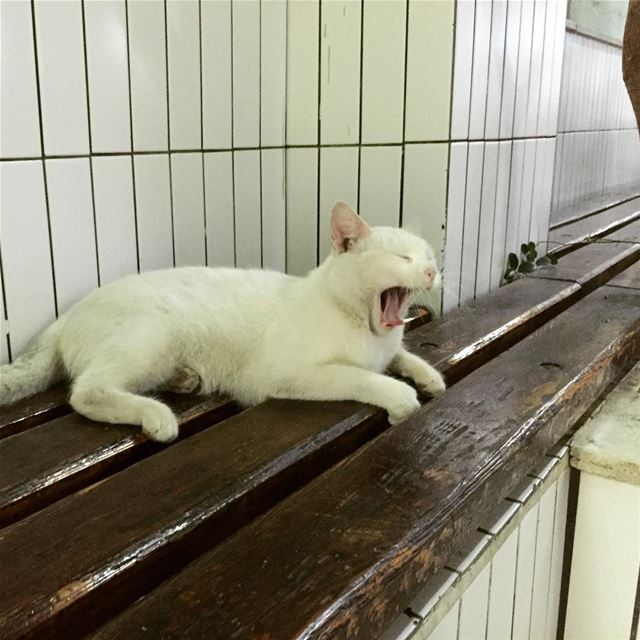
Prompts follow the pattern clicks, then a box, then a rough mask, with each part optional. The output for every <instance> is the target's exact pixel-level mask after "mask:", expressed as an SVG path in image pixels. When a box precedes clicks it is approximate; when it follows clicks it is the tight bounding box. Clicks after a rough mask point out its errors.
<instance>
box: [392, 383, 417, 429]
mask: <svg viewBox="0 0 640 640" xmlns="http://www.w3.org/2000/svg"><path fill="white" fill-rule="evenodd" d="M403 386H404V387H406V388H404V389H402V391H401V392H397V393H396V394H395V397H394V399H393V403H392V404H390V405H389V406H388V407H387V411H388V413H389V424H398V422H402V421H403V420H406V419H407V418H408V417H409V416H410V415H411V414H412V413H413V412H414V411H416V410H418V409H419V408H420V403H419V402H418V394H417V393H416V390H415V389H413V388H412V387H410V386H409V385H403Z"/></svg>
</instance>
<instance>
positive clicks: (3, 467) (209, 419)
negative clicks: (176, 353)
mask: <svg viewBox="0 0 640 640" xmlns="http://www.w3.org/2000/svg"><path fill="white" fill-rule="evenodd" d="M165 399H166V400H167V401H168V402H169V404H170V406H171V407H172V408H173V409H174V411H175V412H176V414H177V415H178V417H179V419H180V437H181V438H184V437H185V436H186V435H189V434H191V433H195V432H197V431H199V430H201V429H203V428H204V427H207V426H209V425H212V424H215V423H216V422H219V421H220V420H224V419H225V418H226V417H228V416H229V415H231V414H232V413H235V412H236V411H237V410H238V408H237V406H236V405H235V403H234V402H232V401H231V400H229V399H228V398H223V397H220V396H210V397H205V396H182V397H181V396H176V395H171V394H166V396H165ZM162 446H163V445H160V444H157V443H155V442H153V441H151V440H149V439H148V438H147V437H146V436H144V435H143V434H141V433H139V432H135V431H133V430H132V428H131V427H130V426H127V425H111V424H106V423H100V422H93V421H91V420H89V419H88V418H85V417H83V416H81V415H79V414H77V413H71V414H69V415H65V416H62V417H60V418H56V419H54V420H52V421H51V422H47V423H45V424H43V425H40V426H38V427H34V428H32V429H29V430H27V431H25V432H23V433H19V434H17V435H14V436H12V437H10V438H5V439H3V440H0V526H6V525H7V524H9V523H11V522H15V521H16V520H18V519H20V518H22V517H25V516H26V515H28V514H29V513H33V512H34V511H36V510H37V509H40V508H42V507H43V506H45V505H46V504H49V503H50V502H52V501H53V500H56V499H59V498H60V497H62V496H64V495H67V494H69V493H71V492H72V491H74V490H77V489H78V488H81V487H83V486H86V485H88V484H90V483H92V482H95V481H96V480H98V479H100V478H103V477H105V476H106V475H108V474H109V473H114V472H115V471H118V470H120V469H122V468H124V467H126V466H128V465H130V464H132V463H133V462H135V461H137V460H140V459H141V458H143V457H145V456H147V455H149V454H151V453H153V452H155V451H158V450H160V449H161V448H162Z"/></svg>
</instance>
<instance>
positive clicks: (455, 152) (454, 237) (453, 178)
mask: <svg viewBox="0 0 640 640" xmlns="http://www.w3.org/2000/svg"><path fill="white" fill-rule="evenodd" d="M467 152H468V144H467V143H464V142H454V143H452V144H451V151H450V160H449V199H448V205H447V225H446V239H445V248H444V278H443V280H444V291H443V305H444V311H449V310H450V309H453V308H455V307H457V306H458V305H459V303H460V266H461V260H462V234H463V231H464V201H465V190H464V189H463V188H462V185H463V184H465V180H466V173H467Z"/></svg>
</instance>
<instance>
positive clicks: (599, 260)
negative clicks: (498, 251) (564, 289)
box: [530, 239, 640, 291]
mask: <svg viewBox="0 0 640 640" xmlns="http://www.w3.org/2000/svg"><path fill="white" fill-rule="evenodd" d="M638 260H640V243H638V244H631V243H625V242H611V241H608V240H606V239H604V240H597V241H594V242H593V243H591V244H587V245H585V246H583V247H581V248H580V249H578V250H577V251H572V252H571V253H568V254H566V255H563V256H562V257H561V258H560V259H559V261H558V264H556V265H549V266H546V267H540V268H538V269H537V270H536V271H534V272H533V273H532V274H531V276H530V277H531V278H533V279H537V278H550V279H554V280H566V281H568V282H576V283H578V284H580V285H581V286H582V287H583V288H584V289H586V291H593V289H595V288H596V287H599V286H601V285H603V284H605V283H606V282H608V281H609V280H610V279H611V278H613V277H614V276H616V275H617V274H619V273H621V272H622V271H624V270H625V269H627V268H628V267H630V266H631V265H633V264H634V263H635V262H637V261H638Z"/></svg>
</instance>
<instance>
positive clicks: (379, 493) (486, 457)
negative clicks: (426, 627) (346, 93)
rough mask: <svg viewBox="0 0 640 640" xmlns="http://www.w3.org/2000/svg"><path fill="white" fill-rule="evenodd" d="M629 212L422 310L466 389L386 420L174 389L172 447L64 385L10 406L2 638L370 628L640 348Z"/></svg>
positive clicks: (3, 490)
mask: <svg viewBox="0 0 640 640" xmlns="http://www.w3.org/2000/svg"><path fill="white" fill-rule="evenodd" d="M631 222H632V220H631V221H628V222H627V224H625V225H622V226H620V225H614V228H612V229H611V230H610V231H609V232H608V233H610V234H611V233H613V232H615V233H616V234H620V235H621V236H622V239H620V238H616V241H615V242H612V243H606V244H597V245H596V244H589V245H588V246H582V247H581V246H580V245H581V244H582V243H575V246H574V247H572V249H573V250H572V251H570V252H563V257H562V258H561V260H560V262H559V264H558V265H557V266H556V267H553V268H548V269H546V268H545V269H543V270H540V271H539V272H537V273H536V274H535V275H536V277H535V278H527V279H524V280H520V281H517V282H515V283H513V284H511V285H508V286H506V287H503V288H501V289H498V290H497V291H495V292H493V293H492V294H490V295H488V296H486V297H484V298H481V299H479V300H477V301H476V302H475V303H474V304H473V305H470V306H469V307H465V308H460V309H457V310H455V311H453V312H451V313H449V314H447V315H446V316H444V317H442V318H440V319H438V320H436V321H433V322H430V323H428V324H421V323H414V325H417V326H415V327H414V328H413V329H412V330H411V331H409V332H408V334H407V338H406V342H407V343H408V345H409V348H410V349H411V350H412V351H414V352H415V353H418V354H419V355H422V356H424V357H425V358H427V359H429V360H430V361H431V362H432V363H434V364H436V365H437V367H438V368H439V369H440V370H441V371H442V372H443V374H444V375H445V377H446V378H447V380H448V382H449V384H450V385H451V388H450V390H448V391H447V392H446V393H445V394H443V396H442V397H440V398H438V399H437V400H436V401H431V402H427V403H426V404H425V405H424V406H423V407H422V409H421V410H420V411H418V412H417V413H416V414H415V415H414V416H412V417H411V418H410V419H409V420H407V421H405V422H404V423H402V424H400V425H397V426H396V427H393V428H390V427H389V426H388V424H387V422H386V419H385V416H384V413H383V412H381V411H379V410H377V409H375V408H372V407H369V406H365V405H361V404H358V403H355V402H340V403H321V402H293V401H268V402H265V403H264V404H262V405H259V406H257V407H255V408H252V409H249V410H245V411H239V410H238V408H237V406H236V405H235V404H234V403H232V402H230V401H229V400H228V399H225V398H220V397H213V398H203V397H181V398H177V397H175V398H173V399H171V400H170V402H171V404H172V406H173V407H174V409H175V410H176V412H177V413H178V414H179V415H180V418H181V423H182V424H181V436H180V438H179V440H178V441H177V442H175V443H173V444H171V445H170V446H160V445H157V444H155V443H151V442H149V441H148V440H146V439H145V438H144V437H143V436H142V435H139V434H137V433H135V432H134V431H133V430H132V429H131V428H129V427H126V426H114V425H105V424H98V423H93V422H91V421H89V420H86V419H84V418H82V417H81V416H79V415H77V414H75V413H72V412H71V411H70V409H69V408H68V407H67V406H66V405H64V398H65V390H64V389H56V390H52V391H48V392H45V393H43V394H40V395H39V396H37V397H34V398H31V399H30V400H29V401H28V402H23V403H20V404H19V405H15V406H14V407H12V408H11V409H10V410H7V411H4V412H3V413H2V414H1V418H0V437H2V439H1V440H0V522H1V524H2V527H3V528H1V529H0V566H2V567H3V570H2V571H1V572H0V596H1V597H0V637H2V638H5V639H13V638H35V637H37V638H59V637H60V638H61V637H64V638H65V639H66V638H80V637H85V636H87V635H88V634H89V635H91V637H99V638H127V639H129V638H137V637H141V638H142V637H145V638H160V637H162V638H211V639H217V638H220V639H222V640H228V639H231V638H240V639H243V638H255V639H258V638H283V639H289V638H331V639H333V638H342V637H345V638H346V637H350V638H366V639H369V638H375V637H377V635H379V634H380V632H381V631H382V630H383V629H384V628H385V627H386V626H387V625H388V624H389V623H390V622H391V621H392V620H393V618H394V616H395V615H396V614H397V613H398V611H400V610H401V609H402V607H403V606H405V604H406V602H407V601H408V599H409V598H410V596H411V595H412V594H413V593H415V591H416V590H417V589H418V588H419V587H420V585H421V584H422V583H423V582H424V581H425V580H426V579H427V578H428V576H430V575H432V574H433V573H434V572H435V571H436V570H437V569H439V568H440V567H442V566H444V564H446V563H447V562H448V560H449V558H450V557H451V556H452V554H454V553H455V551H456V549H457V548H459V547H460V545H463V544H464V543H465V541H467V540H468V539H470V537H471V536H472V535H473V534H474V533H475V531H476V529H477V527H478V523H479V521H480V519H483V520H486V517H487V514H490V513H491V512H492V510H494V509H495V508H496V505H497V504H499V501H500V499H501V498H502V497H504V496H506V495H508V494H509V493H510V492H512V491H513V490H514V488H516V487H517V485H518V483H519V482H520V480H521V478H522V476H523V475H525V474H526V473H527V471H528V468H529V466H530V465H531V464H533V463H534V462H535V461H536V460H538V459H539V458H540V457H541V456H542V455H543V454H544V453H545V451H548V450H549V449H550V448H551V447H553V446H554V445H555V444H556V443H557V442H558V441H559V440H560V439H561V438H562V437H563V436H564V435H565V434H566V433H567V432H568V431H569V430H570V429H571V428H572V427H573V425H574V424H575V423H576V422H577V421H578V419H579V418H580V417H581V416H583V415H584V414H585V412H588V411H589V409H590V407H591V406H592V404H593V403H594V402H595V401H596V399H597V398H598V397H599V396H601V395H602V394H603V393H604V392H605V391H606V390H607V388H608V385H609V384H610V383H611V382H612V381H614V380H617V379H618V378H620V377H621V376H622V375H624V373H625V372H626V371H627V370H629V368H630V367H631V366H632V365H633V364H634V363H635V362H636V361H637V360H638V358H639V357H640V287H639V286H638V281H639V279H640V262H639V260H640V243H636V242H634V241H633V240H630V241H627V240H625V239H624V234H625V232H624V229H625V228H627V227H629V228H630V229H631ZM605 247H606V248H605Z"/></svg>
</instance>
